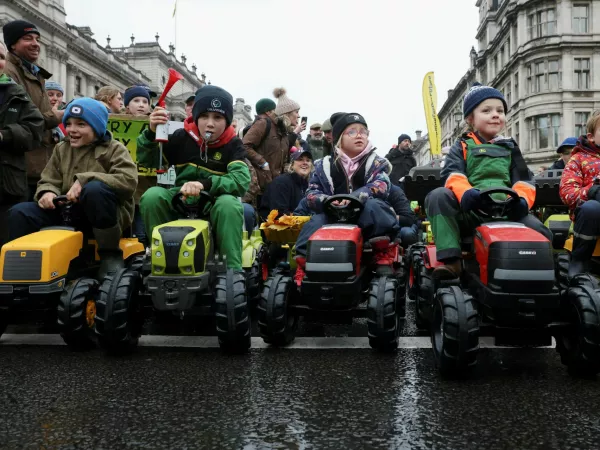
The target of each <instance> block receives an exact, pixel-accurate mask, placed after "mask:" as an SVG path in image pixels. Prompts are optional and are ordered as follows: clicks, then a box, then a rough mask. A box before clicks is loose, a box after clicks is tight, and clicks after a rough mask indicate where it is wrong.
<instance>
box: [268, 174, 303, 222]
mask: <svg viewBox="0 0 600 450" xmlns="http://www.w3.org/2000/svg"><path fill="white" fill-rule="evenodd" d="M307 188H308V179H306V178H303V177H301V176H300V175H298V174H297V173H295V172H293V173H284V174H282V175H280V176H278V177H277V178H275V179H274V180H273V181H272V182H271V184H269V186H268V187H267V190H266V191H265V195H264V196H263V198H262V201H261V204H260V210H259V214H260V217H261V218H262V219H263V220H266V218H267V216H268V215H269V213H270V212H271V211H272V210H274V209H276V210H277V211H279V214H280V215H283V214H292V213H293V212H294V210H295V209H296V207H297V206H298V204H299V203H300V200H302V199H303V198H304V194H305V192H306V189H307Z"/></svg>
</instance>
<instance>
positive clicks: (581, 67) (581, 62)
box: [575, 58, 590, 90]
mask: <svg viewBox="0 0 600 450" xmlns="http://www.w3.org/2000/svg"><path fill="white" fill-rule="evenodd" d="M589 88H590V58H575V89H582V90H583V89H589Z"/></svg>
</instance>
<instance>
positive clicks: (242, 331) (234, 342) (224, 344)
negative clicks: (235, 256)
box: [215, 269, 251, 354]
mask: <svg viewBox="0 0 600 450" xmlns="http://www.w3.org/2000/svg"><path fill="white" fill-rule="evenodd" d="M215 307H216V322H217V336H218V338H219V346H220V347H221V350H223V351H224V352H226V353H239V354H241V353H246V352H248V350H249V349H250V345H251V324H250V308H249V307H248V300H247V298H246V275H245V274H244V273H240V272H234V271H233V270H231V269H228V270H227V272H226V273H224V274H220V275H217V278H216V285H215Z"/></svg>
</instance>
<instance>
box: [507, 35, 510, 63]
mask: <svg viewBox="0 0 600 450" xmlns="http://www.w3.org/2000/svg"><path fill="white" fill-rule="evenodd" d="M510 54H511V49H510V38H508V40H507V41H506V62H508V59H509V58H510Z"/></svg>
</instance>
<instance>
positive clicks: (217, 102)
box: [210, 98, 221, 108]
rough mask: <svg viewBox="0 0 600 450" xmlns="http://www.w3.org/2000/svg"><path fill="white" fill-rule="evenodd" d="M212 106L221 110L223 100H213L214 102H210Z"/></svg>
mask: <svg viewBox="0 0 600 450" xmlns="http://www.w3.org/2000/svg"><path fill="white" fill-rule="evenodd" d="M210 104H211V105H212V107H213V108H220V107H221V100H219V99H218V98H213V99H212V102H210Z"/></svg>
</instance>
